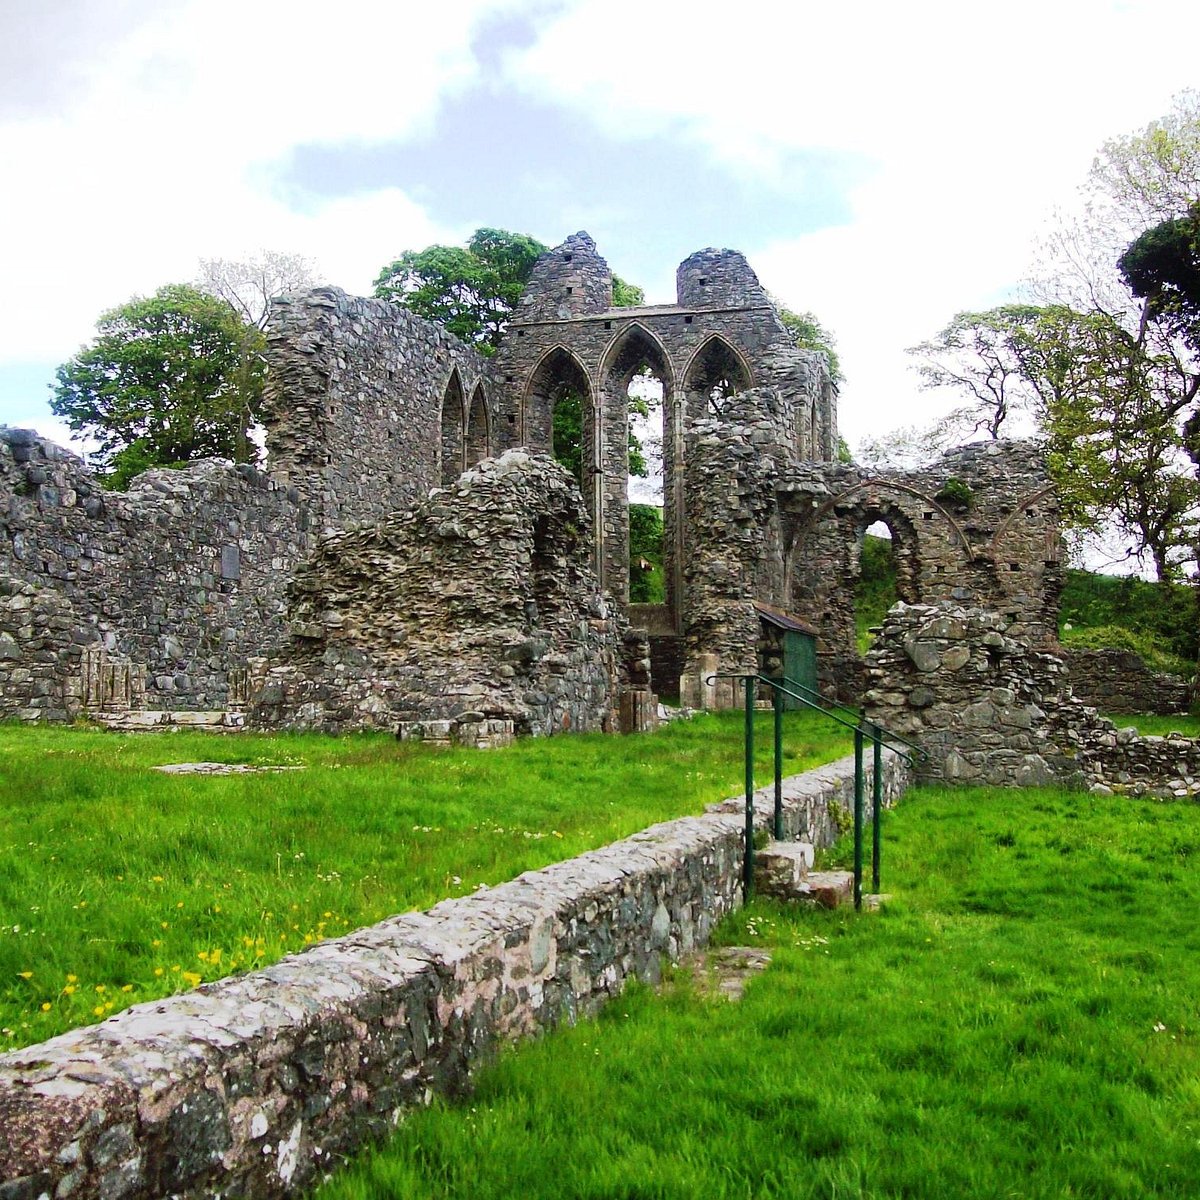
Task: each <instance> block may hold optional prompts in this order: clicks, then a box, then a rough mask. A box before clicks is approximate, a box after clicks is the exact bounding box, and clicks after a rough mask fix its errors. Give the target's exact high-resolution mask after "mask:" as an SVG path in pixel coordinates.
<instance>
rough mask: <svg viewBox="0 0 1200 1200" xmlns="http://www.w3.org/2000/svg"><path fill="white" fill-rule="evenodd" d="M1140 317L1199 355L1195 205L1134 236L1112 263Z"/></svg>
mask: <svg viewBox="0 0 1200 1200" xmlns="http://www.w3.org/2000/svg"><path fill="white" fill-rule="evenodd" d="M1117 269H1118V270H1119V271H1120V272H1121V278H1122V279H1123V280H1124V281H1125V285H1126V287H1128V288H1129V290H1130V292H1132V293H1133V295H1134V296H1136V297H1138V298H1139V299H1140V300H1144V301H1145V310H1144V311H1145V316H1146V318H1147V319H1149V320H1153V321H1157V322H1160V323H1162V324H1163V325H1165V326H1166V327H1167V328H1168V329H1169V330H1170V331H1171V332H1173V333H1174V334H1176V335H1177V336H1179V337H1181V338H1182V339H1183V340H1184V341H1185V342H1187V344H1188V345H1189V346H1190V347H1191V348H1192V350H1195V351H1200V201H1197V202H1196V203H1195V204H1193V205H1191V207H1190V208H1189V209H1188V212H1187V215H1186V216H1183V217H1174V218H1172V219H1170V220H1167V221H1162V222H1160V223H1159V224H1157V225H1154V226H1152V227H1151V228H1150V229H1147V230H1146V231H1145V232H1144V233H1142V234H1139V235H1138V237H1136V238H1135V239H1134V240H1133V241H1132V242H1131V243H1130V244H1129V245H1128V246H1127V247H1126V248H1125V251H1124V253H1123V254H1122V255H1121V257H1120V258H1119V259H1118V260H1117Z"/></svg>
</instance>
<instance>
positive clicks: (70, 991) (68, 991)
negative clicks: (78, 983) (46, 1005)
mask: <svg viewBox="0 0 1200 1200" xmlns="http://www.w3.org/2000/svg"><path fill="white" fill-rule="evenodd" d="M63 991H64V992H65V993H66V994H67V995H68V996H73V995H75V985H74V984H73V983H68V984H67V986H66V987H65V988H63Z"/></svg>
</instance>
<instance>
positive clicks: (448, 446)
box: [442, 367, 466, 485]
mask: <svg viewBox="0 0 1200 1200" xmlns="http://www.w3.org/2000/svg"><path fill="white" fill-rule="evenodd" d="M465 426H466V412H465V398H464V395H463V386H462V380H461V379H460V378H459V374H458V368H457V367H455V368H454V370H453V371H451V372H450V382H449V383H447V384H446V391H445V394H444V395H443V396H442V483H443V485H445V484H451V483H453V482H454V481H455V480H456V479H457V478H458V477H459V476H460V475H461V474H462V473H463V470H464V469H465V467H466V463H465V462H464V461H463V449H464V441H465V439H464V438H463V430H464V428H465Z"/></svg>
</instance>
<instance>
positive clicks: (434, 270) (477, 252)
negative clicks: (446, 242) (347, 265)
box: [375, 228, 546, 354]
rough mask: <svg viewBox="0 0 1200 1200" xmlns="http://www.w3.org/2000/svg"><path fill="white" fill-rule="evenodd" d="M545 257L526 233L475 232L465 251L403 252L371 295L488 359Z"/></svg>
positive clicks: (437, 248)
mask: <svg viewBox="0 0 1200 1200" xmlns="http://www.w3.org/2000/svg"><path fill="white" fill-rule="evenodd" d="M545 252H546V247H545V246H544V245H543V244H542V243H541V242H539V241H538V240H537V239H536V238H532V237H529V236H527V235H526V234H522V233H510V232H509V231H508V230H505V229H486V228H485V229H477V230H476V231H475V232H474V234H472V235H471V240H470V241H469V242H468V243H467V245H466V246H465V247H464V246H427V247H426V248H425V249H424V250H406V251H405V252H404V253H403V254H401V255H400V257H399V258H397V259H395V260H394V261H393V262H391V263H389V264H388V265H387V266H386V267H384V268H383V270H382V271H380V273H379V275H378V277H377V278H376V280H375V295H376V296H378V297H379V298H380V299H381V300H394V301H395V302H396V303H398V304H402V305H404V307H405V308H408V309H411V310H412V311H413V312H415V313H417V314H418V315H419V316H422V317H427V318H428V319H429V320H431V321H437V322H438V323H439V324H440V325H444V326H445V327H446V328H447V329H448V330H449V331H450V332H451V333H453V334H454V335H455V337H459V338H461V339H462V340H463V341H464V342H471V343H473V344H475V345H476V346H478V348H479V349H480V350H481V351H482V352H483V353H484V354H494V353H495V351H496V347H497V346H499V344H500V339H501V337H502V336H503V333H504V326H505V324H506V323H507V321H508V318H509V316H510V315H511V313H512V311H513V309H514V308H515V307H516V305H517V301H518V300H520V298H521V292H522V291H524V289H525V284H526V283H528V281H529V275H530V272H532V270H533V264H534V263H536V262H537V260H538V258H539V256H541V255H542V254H544V253H545Z"/></svg>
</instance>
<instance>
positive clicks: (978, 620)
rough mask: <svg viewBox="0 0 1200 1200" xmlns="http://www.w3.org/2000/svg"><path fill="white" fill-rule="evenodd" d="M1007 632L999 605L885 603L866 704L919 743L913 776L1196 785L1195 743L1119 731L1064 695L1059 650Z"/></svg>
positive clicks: (1179, 788)
mask: <svg viewBox="0 0 1200 1200" xmlns="http://www.w3.org/2000/svg"><path fill="white" fill-rule="evenodd" d="M1011 633H1012V630H1011V627H1010V626H1009V625H1008V622H1007V621H1006V620H1005V618H1004V617H1002V616H1001V615H1000V614H999V613H994V612H988V611H986V610H984V609H978V608H965V607H962V606H959V605H956V604H953V603H942V604H938V605H925V604H917V605H906V604H897V605H896V606H895V607H894V608H893V609H892V610H891V611H890V612H889V613H888V616H887V620H886V621H885V622H884V625H883V627H882V630H881V632H880V635H879V637H878V639H877V640H876V642H875V644H874V646H872V648H871V651H870V653H869V654H868V655H867V673H868V675H869V677H870V681H871V689H870V691H868V692H867V694H866V697H865V713H866V716H867V719H868V720H871V721H877V722H878V723H879V724H881V725H883V726H885V727H887V728H888V729H891V730H893V731H894V732H896V733H899V734H902V735H904V736H906V737H909V738H911V739H912V740H914V741H915V742H916V743H917V744H918V745H919V746H920V747H921V749H922V751H923V752H924V754H925V757H924V758H923V759H922V760H920V761H919V762H918V771H919V775H920V778H921V779H923V780H932V781H937V782H945V783H954V784H983V785H988V786H994V787H1031V786H1041V785H1045V784H1053V783H1060V784H1066V785H1069V786H1079V787H1082V786H1087V787H1090V788H1091V789H1092V790H1093V791H1097V792H1103V793H1114V792H1120V793H1127V794H1130V795H1153V796H1158V797H1162V798H1180V797H1187V796H1193V795H1197V794H1200V743H1197V742H1196V741H1194V740H1192V739H1189V738H1185V737H1183V736H1181V735H1178V734H1172V735H1171V736H1170V737H1167V738H1162V737H1140V736H1138V735H1137V733H1136V732H1135V731H1134V730H1132V729H1129V730H1120V731H1119V730H1118V729H1117V728H1116V726H1115V725H1114V724H1113V723H1112V722H1111V721H1108V720H1105V719H1104V718H1101V717H1099V716H1097V714H1096V710H1095V709H1094V708H1092V707H1090V706H1089V705H1086V704H1084V703H1082V702H1081V701H1080V700H1079V699H1078V698H1077V697H1075V696H1074V695H1073V694H1072V691H1071V684H1070V679H1069V676H1068V672H1067V668H1066V666H1065V664H1064V663H1063V661H1062V660H1061V659H1060V658H1057V657H1055V656H1054V655H1052V654H1045V653H1041V652H1038V651H1036V650H1034V649H1032V648H1031V647H1030V646H1029V644H1028V643H1027V642H1024V641H1021V640H1019V639H1017V638H1015V637H1013V636H1011Z"/></svg>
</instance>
